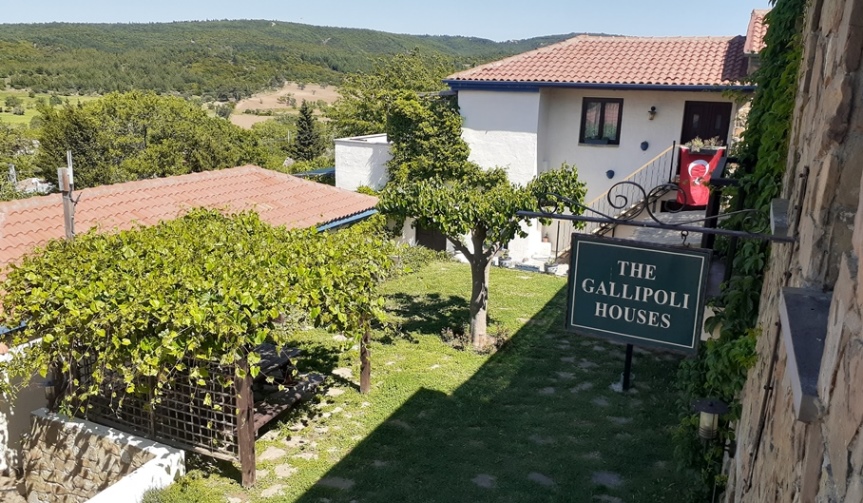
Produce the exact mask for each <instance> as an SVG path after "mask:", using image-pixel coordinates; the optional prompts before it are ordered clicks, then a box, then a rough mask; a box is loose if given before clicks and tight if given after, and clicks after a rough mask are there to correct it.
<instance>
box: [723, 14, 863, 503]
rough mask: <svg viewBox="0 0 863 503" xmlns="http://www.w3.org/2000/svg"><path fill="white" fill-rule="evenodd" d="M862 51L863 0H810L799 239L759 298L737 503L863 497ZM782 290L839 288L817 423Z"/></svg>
mask: <svg viewBox="0 0 863 503" xmlns="http://www.w3.org/2000/svg"><path fill="white" fill-rule="evenodd" d="M861 59H863V0H812V1H811V2H810V5H809V7H808V12H807V16H806V24H805V29H804V54H803V64H802V70H801V75H800V81H799V86H798V92H797V102H796V106H795V113H794V125H793V130H792V134H791V145H790V151H789V156H788V165H787V166H788V167H787V170H786V175H785V180H784V183H783V192H782V197H783V198H786V199H788V200H789V201H790V208H791V211H790V212H789V229H790V232H791V233H792V234H793V235H795V236H797V238H798V242H797V243H796V244H794V245H773V246H772V255H771V259H770V265H769V269H768V273H767V275H766V278H765V283H764V289H763V291H762V297H761V309H760V316H759V327H760V329H761V336H760V338H759V342H758V354H759V359H758V363H757V364H756V366H755V367H754V368H753V369H752V370H751V371H750V373H749V376H748V381H747V384H746V387H745V389H744V391H743V413H742V417H741V420H740V423H739V425H738V427H737V452H736V454H737V455H736V456H735V458H734V459H733V460H732V464H731V470H730V473H729V487H728V491H727V493H726V500H727V501H728V502H757V503H771V502H781V503H786V502H787V503H794V502H803V503H809V502H818V503H834V502H848V503H852V502H853V503H859V502H861V501H863V387H861V383H863V333H861V331H863V328H862V327H863V317H861V316H863V313H861V306H863V268H861V267H859V260H860V257H861V256H863V199H861V196H863V193H861V190H860V189H861V186H863V184H861V176H863V102H861V101H863V71H861ZM798 211H799V213H798ZM798 215H799V216H798ZM783 287H799V288H806V289H809V290H810V291H814V292H828V294H829V295H831V297H832V300H831V305H830V309H829V318H828V320H829V321H828V322H827V323H826V325H827V326H826V327H824V332H825V333H826V337H825V340H824V352H823V355H821V358H820V362H821V366H820V373H819V375H818V386H817V395H818V396H817V409H818V412H817V418H814V419H811V420H810V419H807V421H808V422H804V420H797V419H796V416H795V409H794V401H793V391H792V388H791V384H790V382H792V380H793V378H792V375H791V374H792V373H793V372H794V371H795V369H794V367H793V366H789V365H788V364H787V352H788V348H787V347H786V344H785V342H784V338H783V337H782V336H780V333H781V330H783V327H782V326H781V324H780V320H779V300H780V293H781V290H782V288H783ZM785 328H786V329H787V327H785ZM811 336H812V337H816V335H815V334H811ZM816 361H817V360H816Z"/></svg>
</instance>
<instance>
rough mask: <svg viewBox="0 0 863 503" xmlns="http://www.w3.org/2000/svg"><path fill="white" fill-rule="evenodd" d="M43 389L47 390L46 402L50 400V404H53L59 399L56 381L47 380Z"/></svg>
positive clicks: (43, 384)
mask: <svg viewBox="0 0 863 503" xmlns="http://www.w3.org/2000/svg"><path fill="white" fill-rule="evenodd" d="M42 387H43V388H44V390H45V400H48V403H49V404H51V403H53V402H54V400H55V399H56V398H57V387H56V386H55V385H54V381H53V380H51V379H47V380H46V381H45V382H44V383H42Z"/></svg>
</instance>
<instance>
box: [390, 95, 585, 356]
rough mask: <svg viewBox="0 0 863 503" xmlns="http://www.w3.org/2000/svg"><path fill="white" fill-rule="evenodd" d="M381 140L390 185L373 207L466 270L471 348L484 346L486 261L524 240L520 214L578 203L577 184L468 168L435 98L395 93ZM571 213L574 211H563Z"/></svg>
mask: <svg viewBox="0 0 863 503" xmlns="http://www.w3.org/2000/svg"><path fill="white" fill-rule="evenodd" d="M388 126H389V128H388V130H387V133H388V135H389V138H390V139H391V140H392V142H393V146H392V156H393V157H392V160H391V161H390V164H389V174H390V182H389V183H388V184H387V186H386V187H385V188H384V190H383V191H382V193H381V199H380V203H379V207H380V208H381V210H382V211H383V212H384V213H386V214H389V215H393V216H396V217H399V218H400V219H405V218H412V219H414V222H415V225H418V226H421V227H424V228H427V229H436V230H438V231H440V232H441V233H443V234H444V235H445V236H446V237H447V238H448V239H449V241H450V242H451V243H452V244H453V246H455V248H456V249H457V250H458V251H460V252H461V253H463V254H464V256H465V258H466V259H467V260H468V262H469V263H470V265H471V278H472V293H471V300H470V315H471V319H470V329H471V338H472V340H473V343H474V345H475V346H478V347H479V346H483V345H484V344H485V343H486V340H485V339H486V330H487V319H488V275H489V267H490V264H491V259H492V257H493V256H494V255H495V254H496V253H497V252H498V251H499V250H500V249H501V248H502V247H503V246H504V245H506V244H507V243H508V242H509V241H511V240H512V239H513V238H515V237H525V236H527V232H526V230H525V224H527V223H528V222H529V221H530V219H529V218H528V217H520V216H518V215H516V212H518V211H520V210H528V211H530V210H534V211H535V210H538V209H539V202H540V200H545V199H546V198H545V196H546V195H547V194H559V195H563V196H566V197H568V198H569V199H571V200H572V201H578V202H580V201H582V200H583V199H584V195H585V193H586V189H585V185H584V183H582V182H580V181H578V173H577V171H576V170H575V168H574V167H572V166H568V165H563V166H561V168H560V169H557V170H552V171H548V172H546V173H543V174H541V175H539V176H538V177H537V178H535V179H534V180H533V181H532V182H531V183H530V184H528V186H526V187H523V186H520V185H516V184H513V183H511V182H509V180H508V179H507V176H506V171H505V170H504V169H501V168H495V169H489V170H483V169H482V168H480V167H479V166H477V165H476V164H474V163H472V162H469V161H468V153H469V149H468V147H467V145H466V144H465V142H464V140H462V138H461V117H460V116H459V115H458V111H457V110H456V108H455V107H454V106H453V105H452V104H450V103H448V102H447V101H446V100H444V99H442V98H439V97H431V96H427V97H418V96H417V95H416V94H411V93H400V94H399V95H398V98H397V99H396V100H395V102H394V103H393V106H392V107H391V110H390V120H389V122H388ZM569 209H570V210H571V211H573V212H574V213H578V212H580V208H577V207H570V208H569Z"/></svg>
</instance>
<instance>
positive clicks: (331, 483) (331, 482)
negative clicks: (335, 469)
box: [318, 477, 354, 491]
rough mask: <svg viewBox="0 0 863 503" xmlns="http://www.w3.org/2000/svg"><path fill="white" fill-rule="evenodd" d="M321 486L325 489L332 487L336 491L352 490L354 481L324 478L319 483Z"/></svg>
mask: <svg viewBox="0 0 863 503" xmlns="http://www.w3.org/2000/svg"><path fill="white" fill-rule="evenodd" d="M318 484H319V485H322V486H324V487H332V488H334V489H341V490H342V491H347V490H350V488H352V487H354V481H353V480H351V479H345V478H342V477H324V478H322V479H321V480H319V481H318Z"/></svg>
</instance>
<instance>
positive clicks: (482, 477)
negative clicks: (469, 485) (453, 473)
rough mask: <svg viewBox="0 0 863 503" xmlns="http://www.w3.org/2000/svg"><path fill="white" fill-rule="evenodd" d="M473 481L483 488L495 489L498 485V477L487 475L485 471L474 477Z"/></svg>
mask: <svg viewBox="0 0 863 503" xmlns="http://www.w3.org/2000/svg"><path fill="white" fill-rule="evenodd" d="M471 482H473V483H474V484H476V485H478V486H479V487H482V488H483V489H494V488H495V486H496V485H497V477H495V476H494V475H486V474H485V473H480V474H479V475H477V476H476V477H474V478H473V479H472V480H471Z"/></svg>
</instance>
